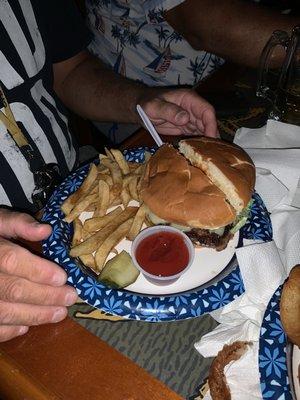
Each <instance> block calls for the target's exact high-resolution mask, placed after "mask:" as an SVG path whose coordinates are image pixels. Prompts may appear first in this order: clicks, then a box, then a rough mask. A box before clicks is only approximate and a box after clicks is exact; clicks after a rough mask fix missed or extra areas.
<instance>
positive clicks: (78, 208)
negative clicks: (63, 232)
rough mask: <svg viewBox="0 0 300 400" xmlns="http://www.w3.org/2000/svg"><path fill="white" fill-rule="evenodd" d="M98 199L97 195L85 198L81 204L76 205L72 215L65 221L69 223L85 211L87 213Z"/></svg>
mask: <svg viewBox="0 0 300 400" xmlns="http://www.w3.org/2000/svg"><path fill="white" fill-rule="evenodd" d="M97 198H98V194H97V193H95V194H89V195H87V196H86V197H84V198H83V199H82V200H80V201H79V203H77V204H76V206H75V207H74V208H73V210H72V211H71V212H70V214H69V215H67V216H66V217H65V221H66V222H68V223H70V222H72V221H74V219H75V218H77V217H78V216H79V215H80V214H81V213H82V212H83V211H85V210H86V209H87V208H88V206H89V205H90V204H92V203H94V202H95V201H96V200H97Z"/></svg>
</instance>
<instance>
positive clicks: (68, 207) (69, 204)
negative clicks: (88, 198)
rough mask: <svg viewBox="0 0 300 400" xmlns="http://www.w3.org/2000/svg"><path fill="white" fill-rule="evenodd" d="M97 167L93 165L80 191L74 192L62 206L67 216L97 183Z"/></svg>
mask: <svg viewBox="0 0 300 400" xmlns="http://www.w3.org/2000/svg"><path fill="white" fill-rule="evenodd" d="M97 174H98V171H97V167H96V165H95V164H91V166H90V169H89V172H88V174H87V176H86V178H85V179H84V181H83V182H82V184H81V186H80V187H79V189H77V190H76V192H74V193H73V194H71V196H69V197H68V198H67V199H66V200H65V201H64V202H63V204H62V206H61V209H62V211H63V212H64V213H65V215H68V214H69V213H70V212H71V211H72V209H73V207H74V206H75V204H76V203H77V201H78V200H79V198H80V197H81V196H82V195H83V194H85V193H87V192H88V191H89V189H90V188H91V187H92V185H93V183H94V182H95V180H96V178H97Z"/></svg>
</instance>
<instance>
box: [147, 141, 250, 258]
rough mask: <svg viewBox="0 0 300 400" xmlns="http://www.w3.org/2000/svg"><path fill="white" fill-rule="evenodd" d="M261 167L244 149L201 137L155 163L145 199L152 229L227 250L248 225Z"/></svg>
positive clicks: (159, 155)
mask: <svg viewBox="0 0 300 400" xmlns="http://www.w3.org/2000/svg"><path fill="white" fill-rule="evenodd" d="M254 184H255V167H254V164H253V162H252V160H251V158H250V157H249V156H248V154H247V153H246V152H245V151H244V150H243V149H242V148H240V147H239V146H236V145H234V144H231V143H227V142H225V141H222V140H220V139H213V138H207V137H197V138H193V139H185V140H181V141H180V142H179V146H178V150H177V149H175V148H174V147H173V146H172V145H170V144H164V145H163V146H161V147H160V148H159V149H158V150H157V152H156V153H155V154H154V155H153V156H152V157H151V158H150V160H149V161H148V164H147V166H146V169H145V173H144V176H143V178H142V180H141V186H140V196H141V199H142V201H143V202H144V204H145V205H146V206H147V208H148V213H147V219H148V221H149V222H150V223H151V224H154V225H157V224H168V225H172V226H174V227H177V228H178V229H181V230H183V231H184V232H185V233H186V234H187V235H188V236H189V237H190V239H191V240H192V241H193V243H194V244H195V245H196V246H207V247H212V248H215V249H216V250H222V249H224V248H225V247H226V246H227V244H228V241H229V240H230V239H231V237H232V236H233V234H234V233H235V232H236V231H237V230H238V229H240V228H241V227H242V226H243V225H244V224H245V223H246V220H247V217H248V215H249V211H250V208H251V197H252V193H253V190H254Z"/></svg>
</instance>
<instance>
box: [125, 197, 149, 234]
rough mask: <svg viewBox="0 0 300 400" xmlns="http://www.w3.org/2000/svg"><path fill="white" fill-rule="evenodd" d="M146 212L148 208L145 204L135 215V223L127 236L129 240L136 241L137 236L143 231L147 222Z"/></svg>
mask: <svg viewBox="0 0 300 400" xmlns="http://www.w3.org/2000/svg"><path fill="white" fill-rule="evenodd" d="M146 210H147V207H146V206H145V204H142V205H141V206H140V208H139V209H138V211H137V213H136V214H135V216H134V218H133V222H132V225H131V227H130V230H129V232H128V234H127V239H129V240H131V241H132V240H134V238H135V237H136V235H137V234H138V233H139V232H140V230H141V229H142V226H143V223H144V221H145V216H146Z"/></svg>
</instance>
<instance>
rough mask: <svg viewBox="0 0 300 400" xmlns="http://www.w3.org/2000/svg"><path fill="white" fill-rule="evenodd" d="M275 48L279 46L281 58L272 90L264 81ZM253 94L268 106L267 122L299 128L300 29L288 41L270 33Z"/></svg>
mask: <svg viewBox="0 0 300 400" xmlns="http://www.w3.org/2000/svg"><path fill="white" fill-rule="evenodd" d="M276 46H283V48H284V50H285V58H284V61H283V64H282V67H281V70H280V74H279V78H278V81H277V82H276V85H275V88H271V87H270V84H268V82H267V80H268V77H269V70H270V60H271V57H272V53H273V51H274V49H275V47H276ZM256 94H257V96H259V97H264V98H265V99H267V100H269V101H270V102H271V104H272V109H271V111H270V114H269V118H271V119H275V120H278V121H282V122H287V123H290V124H295V125H300V26H296V27H295V28H294V29H293V32H292V35H291V37H290V36H289V35H288V34H287V33H286V32H284V31H275V32H273V34H272V36H271V38H270V39H269V41H268V42H267V44H266V46H265V48H264V50H263V52H262V55H261V60H260V68H259V76H258V84H257V92H256Z"/></svg>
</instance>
